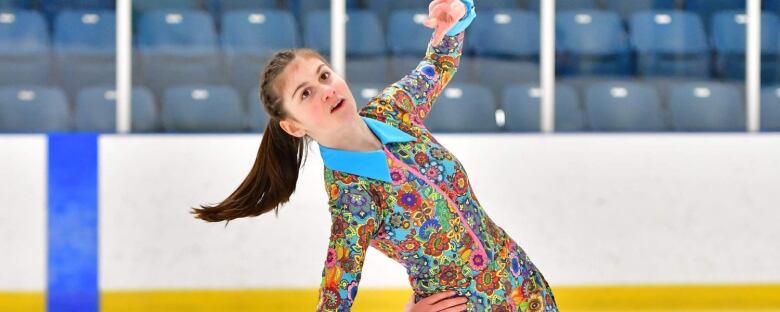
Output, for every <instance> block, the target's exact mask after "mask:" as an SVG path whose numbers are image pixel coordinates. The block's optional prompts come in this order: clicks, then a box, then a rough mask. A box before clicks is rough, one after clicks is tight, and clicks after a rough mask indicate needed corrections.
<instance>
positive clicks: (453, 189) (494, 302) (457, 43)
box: [317, 32, 558, 311]
mask: <svg viewBox="0 0 780 312" xmlns="http://www.w3.org/2000/svg"><path fill="white" fill-rule="evenodd" d="M463 37H464V33H463V32H459V33H456V34H454V35H450V34H449V33H448V35H447V36H445V37H444V39H443V40H442V42H441V43H440V44H438V45H436V46H433V45H432V44H429V46H428V50H427V52H426V57H425V59H424V60H423V61H422V62H420V64H419V65H418V66H417V68H416V69H415V70H414V71H413V72H412V73H411V74H409V75H407V76H405V77H404V78H403V79H401V80H400V81H398V82H396V83H394V84H392V85H391V86H389V87H388V88H386V89H384V90H383V92H381V93H380V94H379V95H377V96H376V97H374V98H373V99H372V100H371V101H370V103H369V104H368V105H367V106H366V107H364V108H363V109H361V110H360V112H359V113H360V115H361V116H362V118H363V120H364V121H365V122H366V124H367V125H368V127H369V128H370V129H371V131H372V132H373V133H374V135H376V136H377V138H378V139H379V140H380V141H381V142H382V144H383V149H382V150H376V151H371V152H352V151H343V150H336V149H330V148H327V147H324V146H320V151H321V154H322V158H323V161H324V163H325V188H326V191H327V193H328V197H329V206H330V213H331V217H332V227H331V236H330V242H329V246H328V251H327V259H326V263H325V267H324V269H323V278H322V284H321V285H320V292H319V296H320V297H319V304H318V306H317V310H318V311H348V310H349V309H350V308H351V306H352V303H353V301H354V300H355V298H356V296H357V290H358V283H359V281H360V275H361V269H362V266H363V262H364V260H365V255H366V251H367V248H368V247H369V246H372V247H374V248H376V249H377V250H379V251H380V252H382V253H383V254H385V255H387V256H388V257H390V258H392V259H394V260H395V261H397V262H398V263H400V264H401V265H403V266H404V267H405V268H406V270H407V273H408V275H409V282H410V284H411V286H412V288H413V290H414V292H415V299H416V301H419V300H420V299H421V298H423V297H427V296H429V295H432V294H435V293H438V292H442V291H445V290H456V291H457V292H458V295H459V296H465V297H467V298H468V303H467V310H468V311H486V310H490V311H558V308H557V306H556V303H555V299H554V297H553V294H552V291H551V289H550V287H549V285H548V284H547V281H546V280H545V279H544V277H543V276H542V274H541V273H540V272H539V270H538V269H537V268H536V266H534V264H533V263H531V261H530V259H529V258H528V256H527V255H526V254H525V252H524V251H523V249H522V248H520V246H518V245H517V243H515V241H514V240H512V239H511V238H510V237H509V235H507V234H506V233H505V232H504V230H503V229H502V228H501V227H499V226H498V225H496V224H495V223H493V221H492V220H491V219H490V218H489V217H488V215H487V214H486V213H485V211H484V210H483V209H482V207H481V205H480V204H479V201H477V198H476V197H475V195H474V193H473V192H472V189H471V186H470V184H469V181H468V177H467V175H466V171H465V170H464V168H463V166H462V165H461V163H460V162H459V161H458V160H457V159H456V158H455V156H454V155H452V154H451V153H450V152H449V151H447V149H445V148H444V147H443V146H442V145H440V144H439V143H438V142H437V141H436V139H435V138H434V137H433V135H431V133H430V132H429V131H428V129H426V127H425V125H424V124H423V121H424V120H425V117H426V115H427V113H428V112H429V111H430V109H431V105H432V104H433V103H434V102H435V100H436V98H437V97H438V96H439V94H440V93H441V91H442V90H443V89H444V87H445V86H446V85H447V83H448V82H449V81H450V80H451V79H452V77H453V75H454V74H455V72H456V70H457V67H458V63H459V61H460V55H461V51H462V48H463Z"/></svg>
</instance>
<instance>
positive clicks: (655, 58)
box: [630, 11, 710, 78]
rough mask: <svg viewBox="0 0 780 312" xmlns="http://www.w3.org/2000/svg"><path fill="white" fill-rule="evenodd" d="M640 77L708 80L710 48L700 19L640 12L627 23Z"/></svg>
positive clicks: (680, 13) (682, 13)
mask: <svg viewBox="0 0 780 312" xmlns="http://www.w3.org/2000/svg"><path fill="white" fill-rule="evenodd" d="M630 29H631V35H630V36H631V43H632V46H633V48H634V49H635V50H636V51H637V54H638V61H637V67H638V68H637V70H638V72H639V74H640V75H642V76H677V77H700V78H707V77H709V76H710V72H709V63H710V60H709V52H710V51H709V46H708V44H707V37H706V35H705V33H704V27H703V25H702V22H701V19H700V18H699V16H697V15H695V14H693V13H690V12H685V11H643V12H639V13H636V14H634V15H633V16H632V17H631V22H630Z"/></svg>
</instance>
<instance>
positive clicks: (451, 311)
mask: <svg viewBox="0 0 780 312" xmlns="http://www.w3.org/2000/svg"><path fill="white" fill-rule="evenodd" d="M460 311H466V305H465V304H461V305H457V306H454V307H450V308H446V309H444V310H439V312H460Z"/></svg>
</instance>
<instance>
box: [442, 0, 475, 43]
mask: <svg viewBox="0 0 780 312" xmlns="http://www.w3.org/2000/svg"><path fill="white" fill-rule="evenodd" d="M460 2H463V4H465V5H466V15H465V16H463V18H461V19H460V21H458V22H457V23H455V25H453V26H452V28H450V30H448V31H447V36H455V35H457V34H459V33H460V32H461V31H463V30H465V29H466V27H469V25H470V24H471V21H473V20H474V18H475V17H477V12H476V11H474V0H460Z"/></svg>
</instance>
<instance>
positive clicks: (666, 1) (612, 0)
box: [603, 0, 675, 19]
mask: <svg viewBox="0 0 780 312" xmlns="http://www.w3.org/2000/svg"><path fill="white" fill-rule="evenodd" d="M603 1H604V6H605V8H606V9H607V10H609V11H613V12H615V13H617V14H619V15H620V17H621V18H623V19H628V18H630V17H631V15H633V14H634V13H637V12H640V11H646V10H672V9H674V8H675V0H631V1H626V0H603Z"/></svg>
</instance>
